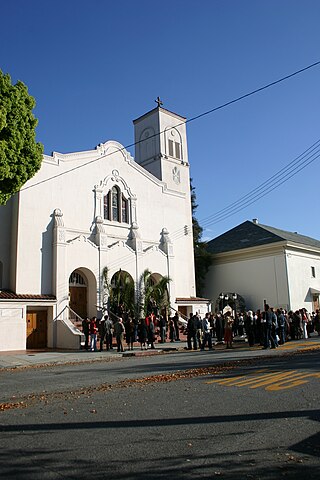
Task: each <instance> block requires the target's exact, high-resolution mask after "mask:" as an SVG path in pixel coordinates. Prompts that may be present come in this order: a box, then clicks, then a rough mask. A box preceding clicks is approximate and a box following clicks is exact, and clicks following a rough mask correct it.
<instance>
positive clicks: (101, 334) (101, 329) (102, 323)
mask: <svg viewBox="0 0 320 480" xmlns="http://www.w3.org/2000/svg"><path fill="white" fill-rule="evenodd" d="M98 330H99V337H100V352H102V350H103V344H104V340H105V337H106V322H105V318H104V317H103V318H101V320H100V322H99V327H98Z"/></svg>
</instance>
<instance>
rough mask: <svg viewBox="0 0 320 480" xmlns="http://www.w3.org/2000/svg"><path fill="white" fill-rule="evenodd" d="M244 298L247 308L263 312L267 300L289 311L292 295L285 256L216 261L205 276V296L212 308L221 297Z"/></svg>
mask: <svg viewBox="0 0 320 480" xmlns="http://www.w3.org/2000/svg"><path fill="white" fill-rule="evenodd" d="M221 292H223V293H226V292H234V293H237V294H238V295H241V296H242V297H243V298H244V300H245V304H246V308H247V309H251V310H257V309H261V310H262V309H263V307H264V301H266V302H267V303H268V304H269V305H270V306H273V307H283V308H286V309H287V308H288V305H289V294H288V283H287V275H286V265H285V257H284V255H283V253H281V252H279V253H277V254H273V255H268V256H261V257H258V258H257V257H255V258H246V259H240V258H234V259H233V260H231V259H229V260H228V261H227V262H223V261H222V258H220V259H218V258H216V259H215V260H214V264H213V265H212V266H211V267H210V269H209V272H208V274H207V277H206V290H205V296H206V297H207V298H210V300H211V302H212V306H213V309H214V307H215V305H216V301H217V300H218V299H219V294H220V293H221Z"/></svg>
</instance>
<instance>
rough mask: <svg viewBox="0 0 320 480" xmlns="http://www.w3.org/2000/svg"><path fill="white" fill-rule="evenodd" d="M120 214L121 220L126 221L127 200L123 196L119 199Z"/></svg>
mask: <svg viewBox="0 0 320 480" xmlns="http://www.w3.org/2000/svg"><path fill="white" fill-rule="evenodd" d="M121 216H122V222H123V223H128V201H127V200H126V199H125V198H124V197H122V199H121Z"/></svg>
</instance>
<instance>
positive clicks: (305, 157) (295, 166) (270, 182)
mask: <svg viewBox="0 0 320 480" xmlns="http://www.w3.org/2000/svg"><path fill="white" fill-rule="evenodd" d="M319 146H320V139H319V140H317V141H316V142H315V143H314V144H313V145H311V146H310V147H309V148H307V149H306V150H305V151H304V152H303V153H301V154H300V155H299V156H298V157H296V158H295V159H294V160H292V161H291V162H290V163H289V164H287V165H286V166H284V167H283V168H282V169H281V170H279V171H278V172H276V173H275V174H274V175H272V176H271V177H269V178H268V179H267V180H265V181H264V182H263V183H261V184H260V185H258V186H257V187H255V188H254V189H253V190H251V191H250V192H248V193H247V194H246V195H244V196H242V197H240V198H239V199H238V200H236V201H235V202H233V203H231V204H230V205H228V206H226V207H224V208H223V209H221V210H219V211H218V212H216V213H213V214H211V215H209V216H208V217H206V218H204V219H203V220H200V222H199V223H201V226H203V225H206V224H211V221H213V220H215V219H217V218H219V217H224V215H225V214H227V213H228V212H229V211H232V210H233V209H235V208H237V207H239V205H242V204H245V203H247V202H248V201H250V200H251V199H252V198H253V197H257V196H260V195H261V193H262V192H264V191H266V190H268V189H269V188H270V187H274V186H275V184H277V183H278V182H280V181H282V180H285V181H286V179H288V180H289V178H291V177H292V176H293V175H291V174H292V173H293V172H295V171H296V170H298V171H296V173H298V172H299V171H300V170H301V169H300V167H301V166H302V165H304V164H305V163H306V164H307V165H309V160H310V158H312V156H315V155H316V154H317V153H319V152H320V150H319ZM312 152H313V153H312ZM307 165H306V166H307ZM296 173H294V175H295V174H296ZM287 177H288V178H287ZM272 189H274V188H272Z"/></svg>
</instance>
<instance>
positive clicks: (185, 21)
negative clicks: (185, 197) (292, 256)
mask: <svg viewBox="0 0 320 480" xmlns="http://www.w3.org/2000/svg"><path fill="white" fill-rule="evenodd" d="M319 23H320V2H319V0H264V1H262V0H161V1H158V0H152V1H150V0H134V1H133V0H117V1H113V0H112V1H111V0H110V1H109V0H55V1H51V0H28V1H26V0H15V1H14V2H11V1H9V0H3V1H2V2H1V42H0V61H1V63H0V68H1V69H2V70H3V71H4V72H5V73H10V75H11V77H12V80H13V81H14V82H16V81H17V80H18V79H20V80H22V81H23V82H24V83H26V84H27V86H28V88H29V91H30V93H31V94H32V95H33V96H34V97H35V98H36V101H37V107H36V110H35V115H36V116H37V118H38V119H39V125H38V128H37V140H38V141H41V142H42V143H43V144H44V149H45V153H47V154H51V152H52V151H58V152H64V153H66V152H72V151H80V150H88V149H93V148H95V146H96V145H98V144H99V143H101V142H105V141H107V140H111V139H112V140H117V141H119V142H120V143H122V144H123V145H128V144H131V143H133V125H132V120H133V119H135V118H137V117H138V116H140V115H142V114H144V113H145V112H147V111H149V110H151V109H152V108H154V107H155V103H154V100H155V98H156V97H157V96H158V95H159V96H160V97H161V98H162V100H163V102H164V105H163V106H164V107H165V108H167V109H168V110H171V111H174V112H176V113H178V114H180V115H182V116H185V117H187V118H191V117H193V116H195V115H198V114H200V113H202V112H204V111H206V110H209V109H211V108H214V107H215V106H218V105H220V104H223V103H225V102H228V101H229V100H232V99H234V98H236V97H238V96H240V95H243V94H245V93H247V92H250V91H251V90H254V89H256V88H259V87H261V86H263V85H265V84H268V83H269V82H273V81H275V80H277V79H279V78H281V77H283V76H285V75H288V74H290V73H292V72H294V71H296V70H299V69H301V68H303V67H305V66H307V65H309V64H312V63H314V62H316V61H319V60H320V49H319V46H320V28H319ZM319 115H320V66H318V67H315V68H313V69H310V70H308V71H307V72H305V73H303V74H301V75H299V76H296V77H294V78H291V79H290V80H288V81H286V82H283V83H281V84H279V85H276V86H274V87H272V88H270V89H268V90H265V91H263V92H261V93H259V94H257V95H254V96H252V97H250V98H248V99H245V100H243V101H241V102H239V103H236V104H234V105H231V106H229V107H227V108H225V109H222V110H219V111H217V112H215V113H213V114H211V115H208V116H206V117H204V118H202V119H200V120H197V121H194V122H191V123H190V124H189V125H188V141H189V160H190V163H191V176H192V178H193V185H194V186H195V188H196V194H197V201H198V204H199V206H198V210H197V218H198V220H199V221H200V223H202V220H203V219H207V217H209V216H210V215H212V214H214V213H216V212H217V211H219V210H221V209H223V208H224V207H226V206H228V205H229V204H230V203H232V202H235V201H237V200H238V199H239V198H240V197H241V196H243V195H245V194H247V193H248V192H250V191H251V190H252V189H253V188H255V187H257V186H258V185H259V184H260V183H262V182H264V181H265V180H266V179H267V178H269V177H270V176H271V175H273V174H274V173H276V172H277V171H278V170H280V169H281V168H282V167H283V166H285V165H286V164H288V163H289V162H290V161H292V160H293V159H294V158H295V157H296V156H297V155H299V154H300V153H302V152H303V151H304V150H305V149H307V148H308V147H309V146H310V145H311V144H313V143H314V142H315V141H316V140H318V139H319V138H320V129H319V124H320V122H319ZM319 173H320V160H316V161H315V162H313V163H312V164H311V165H310V166H308V167H307V168H305V169H304V170H302V171H301V172H300V173H299V174H298V175H296V176H295V177H293V178H292V179H291V180H289V181H288V182H286V183H284V184H283V185H282V186H281V187H280V188H278V189H275V190H274V191H272V192H271V193H270V194H269V195H267V196H265V197H264V198H262V199H261V200H259V201H258V202H257V203H254V204H253V205H251V206H249V207H248V208H246V209H244V210H242V211H240V212H238V213H236V214H235V215H233V216H230V217H228V218H225V219H223V221H220V222H218V223H215V224H212V225H208V226H207V228H206V230H205V231H204V236H203V238H204V239H209V238H214V237H215V236H217V235H220V234H221V233H223V232H225V231H227V230H229V229H230V228H232V227H234V226H236V225H238V224H239V223H241V222H243V221H245V220H247V219H249V220H251V219H253V218H258V219H259V221H260V223H264V224H267V225H271V226H274V227H278V228H282V229H285V230H290V231H298V232H299V233H302V234H305V235H309V236H312V237H315V238H318V239H320V222H319V214H318V210H319V203H320V202H319V192H320V187H319ZM270 190H271V188H270Z"/></svg>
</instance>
